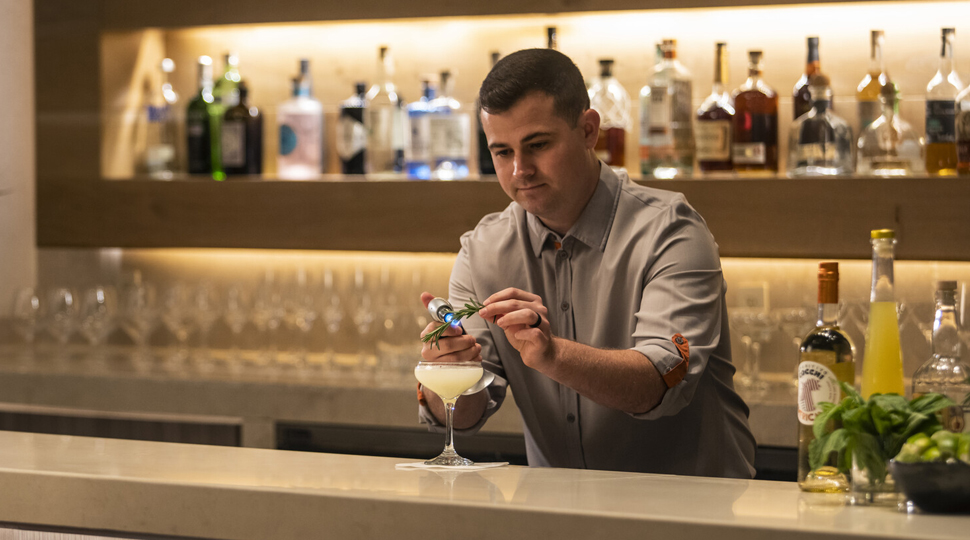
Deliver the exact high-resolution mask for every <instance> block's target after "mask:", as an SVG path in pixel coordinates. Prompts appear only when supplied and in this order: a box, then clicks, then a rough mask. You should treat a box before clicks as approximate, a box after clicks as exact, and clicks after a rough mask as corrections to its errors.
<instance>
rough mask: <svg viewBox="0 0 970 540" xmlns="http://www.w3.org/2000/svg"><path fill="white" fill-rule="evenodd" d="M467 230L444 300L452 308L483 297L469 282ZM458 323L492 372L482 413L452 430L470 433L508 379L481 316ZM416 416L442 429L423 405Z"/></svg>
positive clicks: (497, 403) (499, 398)
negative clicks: (473, 422) (475, 421)
mask: <svg viewBox="0 0 970 540" xmlns="http://www.w3.org/2000/svg"><path fill="white" fill-rule="evenodd" d="M469 234H470V233H466V234H465V235H463V236H462V239H461V242H462V249H461V251H459V252H458V257H457V258H456V259H455V266H454V268H453V269H452V271H451V280H450V284H449V291H448V297H449V298H448V301H449V302H451V305H453V306H455V307H456V308H457V307H458V306H464V305H465V303H466V302H468V301H469V300H470V299H472V298H475V299H476V300H478V301H482V300H484V298H478V297H477V296H476V293H475V289H474V284H473V282H472V273H471V269H470V267H469V262H468V252H467V249H466V242H467V240H468V236H469ZM461 324H462V327H463V328H464V329H465V332H466V333H468V334H469V335H471V336H473V337H474V338H475V341H477V342H478V343H479V344H480V345H481V346H482V367H483V368H484V369H485V371H488V372H490V373H492V375H493V376H494V378H493V379H492V382H491V383H490V384H489V385H488V387H487V388H486V391H487V392H488V404H487V406H486V408H485V414H483V415H482V418H481V419H480V420H479V421H478V423H476V424H475V425H473V426H471V427H469V428H466V429H460V430H459V429H456V430H455V433H456V434H466V435H473V434H475V433H477V432H478V430H479V429H481V427H482V426H483V425H485V422H486V421H487V420H488V418H489V417H490V416H492V415H493V414H495V412H496V411H498V409H499V407H501V406H502V402H503V401H504V400H505V395H506V390H507V388H508V382H507V380H506V377H505V371H504V369H503V368H502V361H501V359H499V356H498V352H497V351H496V350H495V343H494V341H493V340H492V336H491V333H490V332H489V330H488V325H487V324H486V323H485V321H484V320H483V319H482V318H481V317H479V316H477V315H473V316H471V317H469V318H468V319H464V320H463V321H462V323H461ZM418 420H419V421H420V422H421V423H423V424H427V425H428V427H429V429H430V430H431V431H444V426H443V425H442V424H441V422H438V420H437V419H436V418H435V417H434V415H433V414H431V411H430V410H428V407H427V406H425V405H419V406H418Z"/></svg>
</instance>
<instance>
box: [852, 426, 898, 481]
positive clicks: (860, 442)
mask: <svg viewBox="0 0 970 540" xmlns="http://www.w3.org/2000/svg"><path fill="white" fill-rule="evenodd" d="M854 442H855V446H854V448H853V456H854V457H855V459H856V461H857V464H858V465H859V466H860V467H862V468H863V469H866V471H867V472H868V475H869V481H870V482H881V481H883V480H885V479H886V462H887V461H889V457H887V456H886V455H884V454H883V453H882V448H881V446H880V444H879V441H878V440H877V439H876V437H874V436H873V435H872V434H870V433H857V434H856V437H854ZM890 457H891V456H890Z"/></svg>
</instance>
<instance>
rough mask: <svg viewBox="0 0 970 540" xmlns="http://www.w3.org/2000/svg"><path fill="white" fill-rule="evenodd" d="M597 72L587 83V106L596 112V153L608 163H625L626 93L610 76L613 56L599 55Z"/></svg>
mask: <svg viewBox="0 0 970 540" xmlns="http://www.w3.org/2000/svg"><path fill="white" fill-rule="evenodd" d="M599 63H600V75H599V77H597V78H595V79H593V82H592V84H591V85H590V87H589V101H590V108H591V109H593V110H595V111H596V112H598V113H599V115H600V134H599V139H597V141H596V147H595V150H596V155H597V156H598V157H599V158H600V159H601V160H603V162H604V163H606V164H607V165H610V166H612V167H623V166H624V165H625V163H626V156H625V154H626V131H627V130H628V129H630V124H631V121H630V94H628V93H627V91H626V89H625V88H623V86H622V85H621V84H620V82H619V81H617V80H616V78H615V77H613V59H612V58H603V59H601V60H600V61H599Z"/></svg>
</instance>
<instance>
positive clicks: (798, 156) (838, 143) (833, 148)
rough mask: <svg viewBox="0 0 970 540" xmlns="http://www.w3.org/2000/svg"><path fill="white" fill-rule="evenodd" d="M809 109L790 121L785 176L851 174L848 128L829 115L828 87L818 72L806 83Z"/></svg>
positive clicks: (850, 142) (839, 119)
mask: <svg viewBox="0 0 970 540" xmlns="http://www.w3.org/2000/svg"><path fill="white" fill-rule="evenodd" d="M809 94H810V95H811V98H812V108H811V109H810V110H809V111H808V112H807V113H805V114H804V115H802V116H799V117H798V118H796V119H795V121H794V122H792V125H791V135H790V137H789V143H788V175H789V176H828V175H848V174H852V171H853V167H852V143H853V142H854V140H855V138H854V137H853V136H852V128H851V127H850V126H849V123H848V122H846V121H845V120H843V119H842V118H839V117H838V116H836V115H835V114H834V113H833V112H832V88H831V87H830V86H829V78H828V77H826V76H825V75H823V74H821V73H815V74H814V75H812V77H811V79H810V81H809Z"/></svg>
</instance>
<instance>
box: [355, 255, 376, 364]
mask: <svg viewBox="0 0 970 540" xmlns="http://www.w3.org/2000/svg"><path fill="white" fill-rule="evenodd" d="M353 298H354V308H353V312H352V313H351V318H352V319H353V322H354V326H355V327H356V330H357V360H356V362H355V366H356V368H357V373H356V375H357V378H359V379H363V380H366V379H369V378H370V377H371V376H373V375H374V370H375V368H376V367H377V366H376V364H377V351H376V346H375V345H376V344H375V337H376V336H375V334H376V333H377V332H376V330H377V306H376V302H375V301H374V296H373V295H372V294H371V291H370V288H369V287H368V283H367V281H366V279H365V275H364V271H363V269H361V268H357V270H356V271H355V272H354V297H353Z"/></svg>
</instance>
